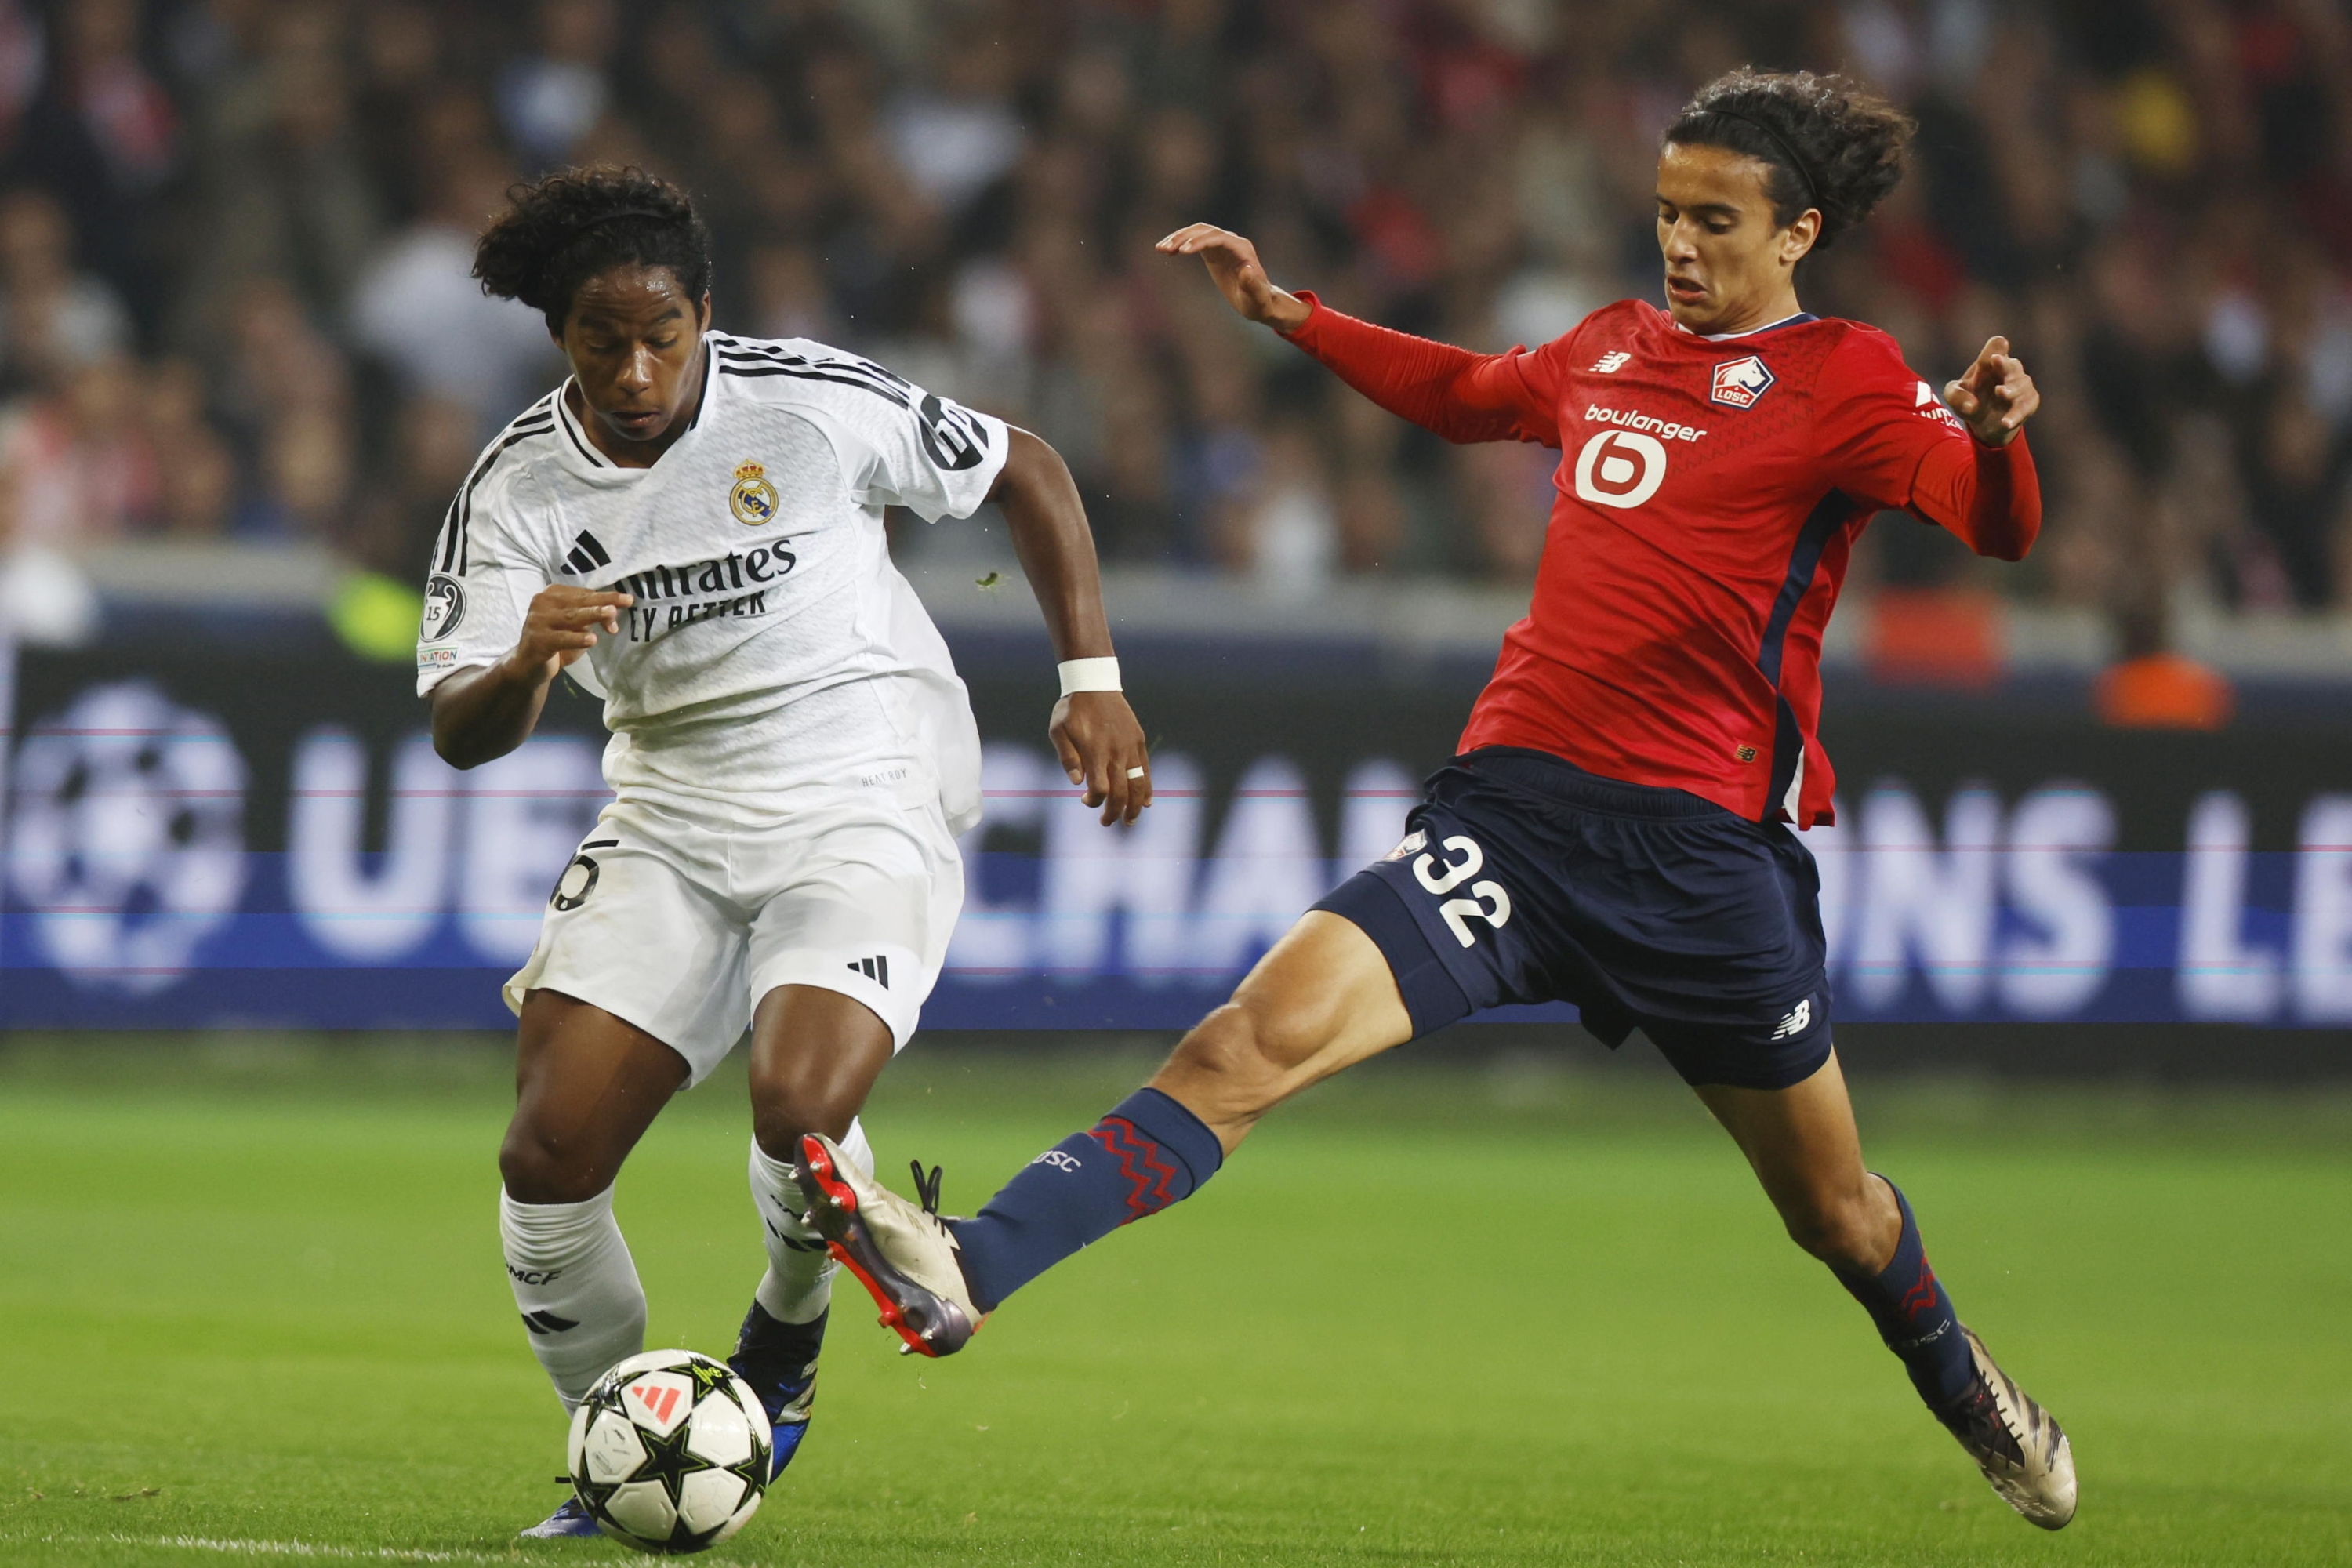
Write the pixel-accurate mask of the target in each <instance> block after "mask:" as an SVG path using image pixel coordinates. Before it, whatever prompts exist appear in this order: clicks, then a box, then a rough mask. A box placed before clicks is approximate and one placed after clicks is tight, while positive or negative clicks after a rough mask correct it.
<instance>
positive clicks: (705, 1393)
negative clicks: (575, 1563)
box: [568, 1351, 773, 1552]
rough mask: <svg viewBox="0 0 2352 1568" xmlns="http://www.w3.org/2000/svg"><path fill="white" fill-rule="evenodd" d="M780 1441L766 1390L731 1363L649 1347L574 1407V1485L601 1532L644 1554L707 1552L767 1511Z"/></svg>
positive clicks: (570, 1454)
mask: <svg viewBox="0 0 2352 1568" xmlns="http://www.w3.org/2000/svg"><path fill="white" fill-rule="evenodd" d="M772 1440H773V1435H772V1432H771V1431H770V1429H769V1426H768V1417H767V1414H766V1413H765V1412H764V1411H763V1410H761V1407H760V1397H759V1395H758V1394H754V1393H752V1392H751V1384H747V1383H745V1382H744V1381H743V1380H742V1379H741V1378H740V1377H738V1376H736V1375H735V1373H734V1372H733V1371H732V1370H730V1368H729V1367H728V1365H727V1364H726V1363H724V1362H720V1361H714V1360H713V1359H711V1358H710V1357H709V1356H707V1355H702V1354H699V1353H698V1352H694V1351H647V1352H646V1353H644V1354H643V1355H635V1356H631V1357H630V1358H629V1359H628V1360H626V1361H625V1362H622V1363H619V1364H618V1365H616V1366H614V1368H613V1370H612V1371H610V1372H608V1373H605V1374H604V1376H603V1377H601V1378H599V1379H598V1380H597V1382H596V1386H595V1387H593V1388H592V1389H590V1390H589V1391H588V1397H587V1398H585V1399H583V1400H582V1401H581V1402H580V1408H579V1409H578V1410H576V1411H574V1412H573V1413H572V1439H571V1445H570V1448H569V1450H568V1457H569V1459H570V1464H569V1468H570V1471H571V1475H572V1490H573V1492H574V1493H575V1494H576V1495H577V1496H578V1497H579V1499H580V1505H581V1506H582V1507H583V1508H584V1509H586V1510H588V1512H589V1515H590V1517H592V1518H593V1519H594V1520H595V1521H596V1523H597V1526H598V1528H600V1529H602V1530H603V1531H604V1533H605V1534H607V1535H610V1536H612V1537H614V1539H615V1540H618V1541H622V1542H626V1543H628V1544H629V1545H631V1546H634V1547H635V1548H636V1549H637V1550H639V1551H640V1552H700V1551H702V1550H704V1549H705V1548H707V1547H711V1546H716V1545H717V1544H719V1542H722V1541H724V1540H726V1539H727V1538H728V1537H729V1536H730V1535H732V1534H734V1533H735V1532H736V1531H739V1530H740V1529H742V1528H743V1525H744V1523H745V1521H748V1520H750V1519H751V1516H752V1515H753V1514H755V1513H757V1512H759V1511H760V1500H761V1497H762V1496H764V1495H765V1493H766V1491H767V1487H768V1464H769V1447H770V1445H771V1443H772Z"/></svg>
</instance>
